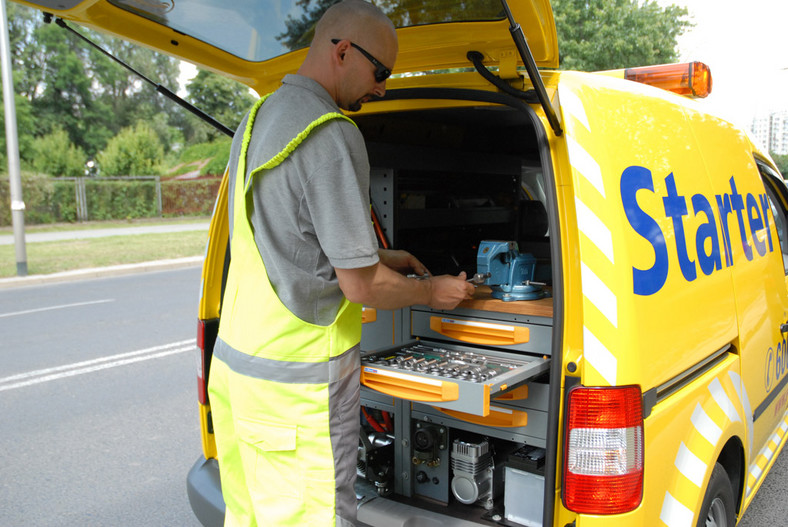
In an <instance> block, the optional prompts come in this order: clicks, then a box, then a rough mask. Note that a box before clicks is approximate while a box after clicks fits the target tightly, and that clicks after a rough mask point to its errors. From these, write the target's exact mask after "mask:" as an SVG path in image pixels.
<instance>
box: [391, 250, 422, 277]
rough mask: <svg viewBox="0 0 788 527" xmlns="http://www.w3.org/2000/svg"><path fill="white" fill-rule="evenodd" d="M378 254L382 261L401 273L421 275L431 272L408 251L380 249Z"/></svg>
mask: <svg viewBox="0 0 788 527" xmlns="http://www.w3.org/2000/svg"><path fill="white" fill-rule="evenodd" d="M378 256H379V257H380V263H382V264H383V265H385V266H386V267H388V268H389V269H393V270H395V271H397V272H398V273H400V274H408V273H413V274H417V275H419V276H422V275H425V274H426V275H429V274H430V272H429V271H428V270H427V268H426V267H425V266H424V264H423V263H421V262H420V261H419V259H418V258H416V257H415V256H413V255H412V254H410V253H409V252H408V251H401V250H395V249H378Z"/></svg>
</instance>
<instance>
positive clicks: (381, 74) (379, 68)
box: [331, 38, 391, 82]
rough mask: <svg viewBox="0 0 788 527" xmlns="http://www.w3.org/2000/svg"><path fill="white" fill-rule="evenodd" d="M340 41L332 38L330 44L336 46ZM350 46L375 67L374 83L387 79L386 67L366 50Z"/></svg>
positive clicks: (388, 70)
mask: <svg viewBox="0 0 788 527" xmlns="http://www.w3.org/2000/svg"><path fill="white" fill-rule="evenodd" d="M339 42H340V39H338V38H332V39H331V43H332V44H334V45H336V44H339ZM350 45H351V46H353V47H354V48H356V49H357V50H359V51H360V52H361V54H362V55H364V56H365V57H366V58H367V60H368V61H370V62H371V63H372V64H373V65H374V66H375V82H383V81H384V80H386V79H388V78H389V76H390V75H391V70H390V69H388V68H387V67H386V66H384V65H383V63H382V62H380V61H379V60H378V59H376V58H375V57H373V56H372V55H371V54H370V53H369V52H368V51H367V50H366V49H364V48H362V47H361V46H359V45H358V44H354V43H353V42H351V43H350Z"/></svg>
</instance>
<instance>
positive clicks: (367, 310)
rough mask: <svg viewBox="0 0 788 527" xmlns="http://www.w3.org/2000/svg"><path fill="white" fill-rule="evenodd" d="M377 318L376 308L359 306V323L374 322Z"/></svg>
mask: <svg viewBox="0 0 788 527" xmlns="http://www.w3.org/2000/svg"><path fill="white" fill-rule="evenodd" d="M377 319H378V310H377V309H375V308H374V307H363V308H361V323H362V324H366V323H367V322H375V321H376V320H377Z"/></svg>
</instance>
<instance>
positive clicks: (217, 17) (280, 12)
mask: <svg viewBox="0 0 788 527" xmlns="http://www.w3.org/2000/svg"><path fill="white" fill-rule="evenodd" d="M337 1H338V0H322V1H321V0H315V1H311V0H233V1H231V2H228V1H227V0H177V1H176V0H155V1H154V0H109V2H110V3H111V4H112V5H114V6H116V7H119V8H121V9H124V10H126V11H131V12H133V13H135V14H137V15H139V16H142V17H145V18H147V19H149V20H152V21H154V22H157V23H159V24H162V25H164V26H166V27H169V28H171V29H174V30H175V31H178V32H180V33H183V34H186V35H189V36H191V37H194V38H196V39H198V40H200V41H202V42H205V43H206V44H210V45H211V46H215V47H216V48H219V49H221V50H223V51H226V52H228V53H231V54H232V55H235V56H237V57H239V58H242V59H245V60H248V61H252V62H261V61H265V60H268V59H271V58H274V57H276V56H278V55H283V54H285V53H288V52H290V51H294V50H297V49H301V48H305V47H307V46H309V43H310V41H311V39H312V30H313V28H314V24H315V22H317V20H318V19H319V18H320V16H321V15H322V14H323V13H324V12H325V10H326V9H328V7H329V6H331V5H333V4H335V3H336V2H337ZM373 3H374V4H376V5H378V6H379V7H380V8H381V9H383V11H384V12H385V13H386V14H387V15H388V16H389V18H391V20H392V21H393V22H394V24H395V25H396V26H397V27H409V26H421V25H428V24H440V23H446V22H469V21H486V20H500V19H502V18H504V17H505V14H504V12H503V9H502V7H501V2H500V0H467V1H464V2H461V1H457V0H434V1H431V2H414V1H413V0H377V1H375V2H373Z"/></svg>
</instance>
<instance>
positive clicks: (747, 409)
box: [728, 371, 753, 452]
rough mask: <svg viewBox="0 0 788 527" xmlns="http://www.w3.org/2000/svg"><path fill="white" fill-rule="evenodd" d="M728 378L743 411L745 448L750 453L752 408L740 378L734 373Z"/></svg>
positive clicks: (729, 373)
mask: <svg viewBox="0 0 788 527" xmlns="http://www.w3.org/2000/svg"><path fill="white" fill-rule="evenodd" d="M728 377H730V378H731V381H733V387H734V388H735V389H736V394H737V395H738V396H739V399H740V400H741V404H742V409H743V410H744V422H745V423H747V442H748V445H747V447H748V448H749V450H748V452H752V434H753V420H752V406H750V398H749V397H747V388H745V387H744V383H743V382H741V377H739V374H738V373H736V372H735V371H729V372H728Z"/></svg>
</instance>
